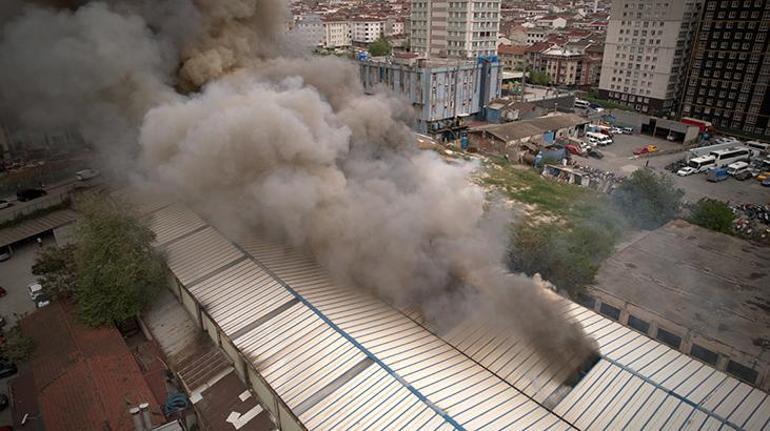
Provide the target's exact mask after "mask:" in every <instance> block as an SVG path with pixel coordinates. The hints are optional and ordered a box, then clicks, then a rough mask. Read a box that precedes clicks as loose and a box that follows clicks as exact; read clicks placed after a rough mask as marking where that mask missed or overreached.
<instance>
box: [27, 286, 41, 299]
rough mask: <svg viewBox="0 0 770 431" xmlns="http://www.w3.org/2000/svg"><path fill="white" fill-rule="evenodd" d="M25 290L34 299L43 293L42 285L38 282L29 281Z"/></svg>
mask: <svg viewBox="0 0 770 431" xmlns="http://www.w3.org/2000/svg"><path fill="white" fill-rule="evenodd" d="M27 292H28V293H29V297H30V298H32V300H33V301H34V300H36V299H37V297H38V296H40V295H42V294H43V286H41V285H40V283H38V282H34V283H30V284H29V285H28V286H27Z"/></svg>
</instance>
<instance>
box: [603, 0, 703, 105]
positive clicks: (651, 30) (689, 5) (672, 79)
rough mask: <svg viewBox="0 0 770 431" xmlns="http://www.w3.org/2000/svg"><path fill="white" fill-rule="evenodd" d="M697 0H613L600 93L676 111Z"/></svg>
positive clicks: (628, 102)
mask: <svg viewBox="0 0 770 431" xmlns="http://www.w3.org/2000/svg"><path fill="white" fill-rule="evenodd" d="M700 8H701V1H700V0H682V1H670V2H666V3H660V2H653V1H652V0H613V1H612V8H611V13H610V22H609V25H608V28H607V41H606V44H605V49H604V59H603V62H602V71H601V78H600V82H599V93H600V95H601V96H602V97H604V98H607V99H609V100H611V101H613V102H616V103H619V104H622V105H626V106H628V107H630V108H632V109H634V110H637V111H640V112H645V113H649V114H653V115H658V116H663V115H667V114H671V113H675V112H676V111H677V101H678V100H679V96H680V94H681V91H682V89H683V87H684V81H685V77H686V70H687V67H688V62H689V57H690V53H691V44H692V42H693V39H694V34H695V31H696V27H697V21H698V16H699V13H700Z"/></svg>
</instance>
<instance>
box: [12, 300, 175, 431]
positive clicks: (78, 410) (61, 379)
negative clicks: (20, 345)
mask: <svg viewBox="0 0 770 431" xmlns="http://www.w3.org/2000/svg"><path fill="white" fill-rule="evenodd" d="M21 327H22V332H24V333H25V334H26V335H28V336H29V337H31V338H32V339H33V340H34V341H35V346H36V349H35V353H34V355H33V358H32V360H31V365H32V374H33V377H34V382H35V389H36V390H37V392H38V401H39V404H40V412H41V415H42V416H43V420H44V421H45V425H46V429H47V430H49V431H55V430H102V429H109V430H111V431H123V430H125V431H131V430H133V426H132V424H131V417H130V416H129V414H128V413H127V410H128V408H130V407H131V406H135V405H137V404H139V403H141V402H148V403H150V406H151V407H150V408H151V410H152V411H157V410H158V407H159V403H158V401H157V400H156V399H155V397H154V396H153V394H152V392H151V391H150V389H149V387H148V386H147V383H146V382H145V380H144V378H143V377H142V373H141V371H140V370H139V367H138V365H137V364H136V361H135V360H134V358H133V356H132V355H131V352H130V351H129V349H128V347H127V346H126V344H125V342H124V341H123V338H122V336H121V335H120V333H119V332H118V331H117V329H115V328H114V327H110V328H96V329H95V328H90V327H87V326H85V325H83V324H82V323H79V322H77V321H76V319H75V317H74V316H73V315H72V307H71V306H70V305H63V304H62V303H60V302H56V303H53V304H51V305H49V306H48V307H45V308H42V309H40V310H38V311H37V312H35V313H33V314H31V315H29V316H27V317H25V318H24V319H23V320H22V321H21ZM155 420H156V421H157V418H156V419H155ZM158 422H160V421H158Z"/></svg>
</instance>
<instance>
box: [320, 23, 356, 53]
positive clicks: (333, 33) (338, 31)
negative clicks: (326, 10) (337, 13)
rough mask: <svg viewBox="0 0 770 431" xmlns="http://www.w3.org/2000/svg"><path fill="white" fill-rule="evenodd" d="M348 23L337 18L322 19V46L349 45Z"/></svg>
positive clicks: (338, 46)
mask: <svg viewBox="0 0 770 431" xmlns="http://www.w3.org/2000/svg"><path fill="white" fill-rule="evenodd" d="M351 42H352V40H351V34H350V23H349V22H348V21H346V20H345V21H343V20H339V19H328V20H327V19H324V20H323V46H324V48H342V47H346V46H350V45H351Z"/></svg>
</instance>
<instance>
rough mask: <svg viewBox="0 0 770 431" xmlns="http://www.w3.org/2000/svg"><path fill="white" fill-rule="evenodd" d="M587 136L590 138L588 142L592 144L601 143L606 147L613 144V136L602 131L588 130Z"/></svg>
mask: <svg viewBox="0 0 770 431" xmlns="http://www.w3.org/2000/svg"><path fill="white" fill-rule="evenodd" d="M586 138H588V143H589V144H591V145H600V146H602V147H604V146H607V145H610V144H612V138H610V137H609V136H607V135H604V134H601V133H596V132H588V133H586Z"/></svg>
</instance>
